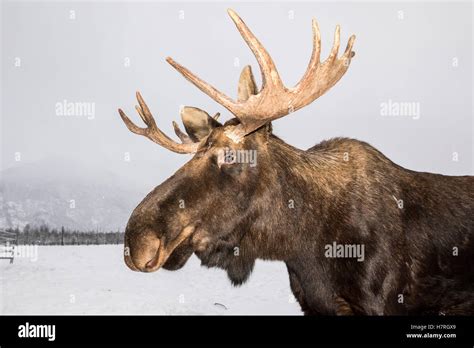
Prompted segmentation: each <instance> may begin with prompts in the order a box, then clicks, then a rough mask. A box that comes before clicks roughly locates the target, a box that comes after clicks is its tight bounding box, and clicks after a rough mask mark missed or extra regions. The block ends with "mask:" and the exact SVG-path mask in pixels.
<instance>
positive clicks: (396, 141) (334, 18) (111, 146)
mask: <svg viewBox="0 0 474 348" xmlns="http://www.w3.org/2000/svg"><path fill="white" fill-rule="evenodd" d="M228 7H232V8H234V9H235V10H236V11H237V12H238V13H239V14H240V16H241V17H242V18H243V19H244V21H245V22H246V23H247V25H248V26H249V27H250V28H251V29H252V31H253V32H254V33H255V34H256V35H257V36H258V37H259V39H260V40H261V41H262V43H263V44H264V45H265V46H266V48H267V49H268V51H269V52H270V54H271V55H272V56H273V58H274V60H275V62H276V64H277V67H278V68H279V71H280V74H281V76H282V78H283V79H284V81H285V83H286V84H287V86H292V85H294V84H295V83H296V82H297V81H298V80H299V79H300V78H301V76H302V75H303V73H304V71H305V69H306V65H307V63H308V60H309V57H310V54H311V49H312V47H311V18H312V17H316V18H317V20H318V22H319V27H320V29H321V34H322V57H326V55H327V53H328V51H329V49H330V47H331V45H332V38H333V33H334V28H335V26H336V24H340V25H341V29H342V30H341V51H342V50H343V49H344V48H345V44H346V42H347V39H348V37H349V36H350V35H351V34H356V36H357V39H356V42H355V45H354V51H355V52H356V56H355V58H354V59H353V61H352V64H351V67H350V69H349V71H348V72H347V73H346V75H345V76H344V77H343V78H342V79H341V80H340V81H339V83H338V84H337V85H336V86H335V87H334V88H333V89H331V91H330V92H328V93H327V94H325V95H324V96H322V97H321V98H320V99H318V100H317V101H315V102H314V103H313V104H311V105H310V106H308V107H306V108H304V109H302V110H300V111H298V112H296V113H294V114H292V115H291V116H289V117H286V118H285V119H282V120H278V121H276V122H274V130H275V133H276V134H278V135H279V136H281V137H282V138H283V139H285V140H286V141H287V142H289V143H291V144H292V145H295V146H297V147H300V148H308V147H310V146H312V145H314V144H316V143H318V142H320V141H322V140H324V139H327V138H331V137H335V136H347V137H352V138H357V139H360V140H364V141H367V142H368V143H370V144H372V145H374V146H375V147H377V148H378V149H379V150H380V151H382V152H383V153H384V154H385V155H386V156H388V157H389V158H390V159H392V160H393V161H394V162H396V163H398V164H400V165H402V166H405V167H408V168H410V169H414V170H420V171H432V172H438V173H443V174H451V175H456V174H458V175H460V174H471V175H472V174H473V131H474V130H473V120H472V119H473V111H472V95H473V93H472V92H473V91H472V64H473V63H472V62H473V57H472V54H473V53H472V52H473V51H472V47H473V42H472V4H471V3H469V2H463V3H453V2H451V1H449V2H437V3H431V4H430V3H415V4H412V3H406V2H402V3H385V4H378V3H373V2H350V3H345V2H336V3H324V2H302V3H294V2H277V3H251V2H245V3H244V2H232V3H230V4H229V3H218V2H207V3H179V2H178V3H176V2H172V3H171V2H170V3H167V2H145V3H132V2H130V3H128V2H119V3H115V2H105V3H103V2H84V3H67V2H54V3H47V2H35V3H30V2H4V3H3V10H2V54H1V58H2V72H3V74H2V79H1V82H2V101H3V103H2V129H1V131H2V140H1V146H2V152H1V154H2V161H1V168H2V169H5V168H7V167H11V166H15V165H19V164H21V163H23V162H31V161H37V160H41V159H44V158H50V157H59V158H69V159H71V160H73V161H80V162H81V163H82V162H84V163H89V164H92V165H97V166H104V167H106V168H109V169H110V168H112V169H113V170H114V171H117V173H121V174H123V175H124V176H127V177H128V178H130V179H132V180H136V181H141V182H146V183H156V184H158V183H159V182H161V181H162V180H163V179H165V178H166V177H168V176H169V175H171V174H172V173H173V172H174V171H175V170H176V169H177V168H178V167H179V166H180V165H181V164H182V163H184V162H185V161H187V160H188V159H189V158H190V157H189V156H188V155H178V154H174V153H171V152H169V151H168V150H165V149H163V148H160V147H159V146H158V145H156V144H154V143H152V142H151V141H149V140H148V139H145V138H143V137H140V136H137V135H134V134H132V133H130V132H129V131H128V130H127V129H126V127H125V126H124V124H123V123H122V121H121V120H120V118H119V116H118V114H117V108H118V107H121V108H123V109H124V110H125V111H126V112H127V113H128V115H129V116H130V117H132V118H133V119H134V120H135V121H136V123H137V124H140V119H139V117H138V115H137V114H136V113H135V111H134V105H135V104H136V101H135V91H136V90H140V91H141V92H142V94H143V96H144V98H145V100H146V101H147V102H148V105H149V106H150V108H151V110H152V112H153V114H154V116H155V118H156V120H157V123H158V125H159V126H160V127H161V128H162V129H163V130H164V131H166V132H167V133H169V134H170V135H171V134H172V135H173V136H174V134H173V133H172V126H171V121H172V120H176V121H178V120H179V113H178V112H179V106H180V105H191V106H197V107H200V108H203V109H205V110H207V111H208V112H209V113H215V112H218V111H219V112H221V114H222V116H221V117H223V118H224V119H228V118H230V115H229V112H228V111H227V110H225V109H224V108H223V107H221V106H220V105H218V104H217V103H215V102H214V101H212V100H211V99H210V98H209V97H207V96H206V95H205V94H203V93H201V92H200V91H199V90H198V89H196V88H195V87H194V86H192V85H191V84H190V83H188V82H187V81H186V80H185V79H184V78H183V77H182V76H181V75H179V74H178V73H177V72H176V71H175V70H174V69H173V68H171V67H170V66H169V65H168V64H167V63H166V62H165V57H166V56H172V57H173V58H174V59H175V60H177V61H178V62H180V63H181V64H183V65H185V66H186V67H188V68H190V69H191V70H192V71H193V72H195V73H196V74H197V75H199V76H200V77H201V78H203V79H204V80H206V81H208V82H210V83H212V84H213V85H214V86H215V87H217V88H218V89H221V90H222V91H224V92H226V93H227V94H228V95H230V96H232V97H235V94H236V87H237V80H238V76H239V74H240V70H241V69H242V67H243V66H244V65H246V64H252V66H253V68H254V72H255V73H256V75H259V73H258V66H257V64H256V61H255V59H254V58H253V56H252V54H251V52H250V50H249V49H248V47H247V46H246V45H245V43H244V41H243V40H242V39H241V37H240V35H239V34H238V32H237V30H236V29H235V27H234V25H233V23H232V21H231V20H230V19H229V17H228V15H227V13H226V8H228ZM64 101H67V102H72V103H81V102H86V103H89V104H87V105H89V106H90V107H93V109H92V110H93V112H92V113H91V114H89V115H82V116H81V115H68V114H67V112H61V103H64ZM58 103H59V106H58ZM400 103H412V104H409V105H412V106H413V109H410V110H409V114H408V115H398V116H397V115H396V112H395V111H394V110H395V109H394V107H395V108H396V107H397V105H398V106H400V105H402V104H400ZM404 105H408V104H404ZM58 107H59V109H58ZM387 107H388V108H389V109H390V110H391V112H389V114H388V115H387V114H386V113H384V112H383V111H382V109H383V108H387ZM61 113H62V114H61ZM127 152H128V153H130V158H131V161H130V162H127V161H124V156H125V153H127ZM453 152H456V153H457V154H458V161H453ZM18 153H19V154H20V155H21V161H20V162H18V161H15V156H17V159H18ZM53 169H54V168H52V170H53Z"/></svg>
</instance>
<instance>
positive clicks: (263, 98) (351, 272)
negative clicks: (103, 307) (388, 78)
mask: <svg viewBox="0 0 474 348" xmlns="http://www.w3.org/2000/svg"><path fill="white" fill-rule="evenodd" d="M229 14H230V16H231V18H232V20H233V21H234V23H235V24H236V26H237V28H238V29H239V32H240V33H241V34H242V37H243V38H244V40H245V41H246V42H247V44H248V45H249V47H250V48H251V50H252V51H253V52H254V54H255V57H256V58H257V61H258V63H259V65H260V69H261V72H262V88H261V89H260V90H258V88H257V86H256V85H255V82H254V78H253V75H252V71H251V69H250V67H245V68H244V70H243V71H242V74H241V77H240V81H239V86H238V99H237V101H234V100H233V99H231V98H229V97H228V96H226V95H224V94H223V93H221V92H219V91H218V90H217V89H215V88H214V87H212V86H210V85H208V84H207V83H206V82H204V81H203V80H201V79H200V78H198V77H197V76H195V75H194V74H193V73H191V72H190V71H189V70H187V69H186V68H184V67H183V66H181V65H179V64H178V63H176V62H175V61H174V60H172V59H171V58H168V62H169V63H170V64H172V65H173V67H175V68H176V69H177V70H178V71H179V72H180V73H181V74H183V75H184V77H186V79H188V80H189V81H190V82H192V83H193V84H195V85H196V86H197V87H198V88H199V89H201V90H202V91H203V92H204V93H206V94H208V95H209V96H210V97H211V98H213V99H214V100H216V101H217V102H218V103H220V104H221V105H223V106H224V107H225V108H226V109H228V110H229V111H230V112H231V113H232V114H233V116H235V117H234V118H232V119H230V120H229V121H227V122H226V123H224V124H221V123H220V122H219V121H217V116H218V115H216V116H214V117H211V116H209V115H208V114H207V113H206V112H205V111H203V110H200V109H197V108H193V107H185V108H183V109H182V110H181V117H182V121H183V124H184V126H185V130H186V133H185V132H183V131H181V130H180V129H179V127H178V126H177V125H176V124H175V123H174V128H175V132H176V135H177V136H178V137H179V139H180V140H181V143H177V142H175V141H173V140H172V139H171V138H169V137H168V136H166V135H165V134H164V133H163V132H162V131H161V130H160V129H159V128H158V127H157V125H156V122H155V120H154V118H153V116H152V114H151V112H150V110H149V109H148V107H147V105H146V104H145V102H144V100H143V98H142V97H141V95H140V94H139V93H137V99H138V102H139V106H137V108H136V109H137V111H138V113H139V115H140V116H141V118H142V120H143V121H144V123H145V124H146V125H147V127H146V128H139V127H137V126H136V125H135V124H134V123H132V121H130V119H129V118H128V117H127V116H126V115H125V113H124V112H123V111H122V110H119V112H120V115H121V117H122V119H123V121H124V122H125V124H126V125H127V127H128V128H129V129H130V131H132V132H134V133H136V134H140V135H143V136H146V137H148V138H149V139H151V140H152V141H154V142H156V143H158V144H160V145H161V146H163V147H165V148H167V149H169V150H171V151H174V152H177V153H193V154H194V156H193V158H192V159H191V160H190V161H189V162H187V163H186V164H185V165H184V166H183V167H181V168H180V169H179V170H178V171H177V172H176V173H175V174H174V175H173V176H171V177H170V178H169V179H167V180H166V181H165V182H163V183H162V184H161V185H159V186H158V187H156V188H155V189H154V190H153V191H152V192H151V193H150V194H148V196H147V197H145V199H144V200H143V201H142V202H141V203H140V204H139V205H138V206H137V208H136V209H135V210H134V211H133V213H132V215H131V217H130V219H129V222H128V224H127V228H126V234H125V249H126V252H125V262H126V264H127V265H128V267H129V268H131V269H132V270H135V271H142V272H152V271H156V270H158V269H159V268H161V267H163V268H165V269H168V270H176V269H179V268H181V267H182V266H183V265H184V264H185V263H186V261H187V260H188V258H189V257H190V256H191V255H192V254H193V253H195V254H196V255H197V256H198V257H199V258H200V259H201V261H202V264H203V265H205V266H207V267H220V268H223V269H225V270H226V271H227V274H228V276H229V279H230V280H231V282H232V283H233V284H234V285H240V284H242V283H243V282H245V281H246V280H247V279H248V277H249V275H250V274H251V272H252V269H253V266H254V263H255V260H256V259H264V260H279V261H283V262H285V263H286V266H287V269H288V273H289V277H290V285H291V289H292V291H293V293H294V295H295V297H296V298H297V300H298V302H299V304H300V305H301V308H302V310H303V312H304V313H305V314H324V315H336V314H342V315H344V314H346V315H348V314H365V315H399V314H474V273H473V272H472V269H474V241H473V238H474V177H472V176H463V177H449V176H443V175H438V174H430V173H419V172H414V171H410V170H407V169H405V168H402V167H400V166H398V165H396V164H394V163H393V162H391V161H390V160H389V159H387V158H386V157H385V156H384V155H383V154H382V153H380V152H379V151H377V150H376V149H374V148H373V147H371V146H370V145H368V144H367V143H364V142H361V141H357V140H352V139H346V138H336V139H332V140H328V141H323V142H322V143H320V144H318V145H316V146H314V147H312V148H310V149H308V150H306V151H303V150H299V149H297V148H294V147H292V146H291V145H289V144H287V143H285V142H284V141H282V140H281V139H279V138H278V137H277V136H275V135H274V134H273V133H272V127H271V121H274V120H276V119H278V118H281V117H283V116H286V115H288V114H289V113H290V112H291V111H294V110H298V109H300V108H302V107H304V106H306V105H308V104H310V103H311V102H312V101H314V100H315V99H317V98H318V97H319V96H321V95H322V94H324V93H325V92H326V91H327V90H328V89H330V88H331V87H332V86H333V85H334V84H335V83H336V82H337V81H338V80H339V79H340V78H341V77H342V76H343V75H344V73H345V72H346V71H347V69H348V67H349V63H350V61H351V58H352V57H353V56H354V53H353V52H352V46H353V42H354V37H353V36H352V37H351V38H350V39H349V43H348V45H347V48H346V50H345V52H344V54H343V55H342V56H341V57H340V58H338V49H339V27H337V28H336V33H335V40H334V45H333V48H332V50H331V53H330V55H329V57H328V58H327V60H326V61H324V62H323V63H320V57H319V55H320V35H319V29H318V26H317V23H316V21H313V54H312V57H311V59H310V63H309V65H308V69H307V71H306V73H305V74H304V76H303V78H302V80H301V81H300V82H299V83H298V84H297V85H296V86H295V87H294V88H286V87H285V86H284V85H283V82H282V81H281V79H280V77H279V75H278V72H277V70H276V67H275V64H274V63H273V61H272V59H271V57H270V56H269V54H268V52H267V51H266V50H265V48H264V47H263V46H262V45H261V44H260V42H259V41H258V39H257V38H256V37H255V36H254V35H253V34H252V33H251V32H250V30H249V29H248V27H247V26H246V25H245V23H244V22H243V21H242V20H241V19H240V17H239V16H238V15H237V14H236V13H235V12H233V11H232V10H229Z"/></svg>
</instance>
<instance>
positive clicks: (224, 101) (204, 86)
mask: <svg viewBox="0 0 474 348" xmlns="http://www.w3.org/2000/svg"><path fill="white" fill-rule="evenodd" d="M166 61H167V62H168V63H169V64H170V65H171V66H172V67H173V68H175V69H176V70H177V71H178V72H179V73H180V74H181V75H183V76H184V78H185V79H186V80H188V81H189V82H191V83H192V84H193V85H195V86H196V87H197V88H199V89H200V90H201V91H203V92H204V93H205V94H207V95H208V96H209V97H211V98H212V99H214V100H215V101H216V102H218V103H219V104H221V105H222V106H224V107H225V108H226V109H227V110H229V111H230V112H232V113H235V112H237V111H236V110H237V108H236V103H235V102H234V101H233V100H232V99H231V98H229V97H228V96H227V95H225V94H224V93H222V92H221V91H219V90H217V89H216V88H214V87H213V86H211V85H210V84H208V83H207V82H205V81H203V80H201V79H200V78H199V77H197V76H196V75H194V74H193V73H192V72H191V71H189V70H188V69H187V68H185V67H184V66H182V65H181V64H179V63H178V62H176V61H175V60H174V59H173V58H171V57H167V58H166Z"/></svg>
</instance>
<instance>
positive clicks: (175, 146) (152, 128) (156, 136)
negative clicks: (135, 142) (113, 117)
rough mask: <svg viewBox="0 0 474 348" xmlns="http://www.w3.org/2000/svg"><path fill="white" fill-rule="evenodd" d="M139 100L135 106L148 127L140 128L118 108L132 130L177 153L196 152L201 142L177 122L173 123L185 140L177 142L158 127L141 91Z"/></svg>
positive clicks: (181, 137)
mask: <svg viewBox="0 0 474 348" xmlns="http://www.w3.org/2000/svg"><path fill="white" fill-rule="evenodd" d="M137 100H138V104H139V106H138V105H137V106H135V109H136V110H137V111H138V114H139V115H140V117H141V118H142V120H143V122H145V124H146V125H147V127H146V128H140V127H138V126H136V125H135V124H134V123H133V122H132V121H130V119H129V118H128V116H127V115H126V114H125V113H124V112H123V111H122V109H119V110H118V111H119V114H120V117H121V118H122V120H123V122H124V123H125V125H126V126H127V128H128V129H129V130H130V131H131V132H133V133H135V134H139V135H143V136H145V137H147V138H148V139H150V140H152V141H154V142H155V143H157V144H159V145H161V146H163V147H165V148H167V149H168V150H171V151H174V152H177V153H194V152H196V151H197V149H198V147H199V144H200V143H199V142H192V141H191V139H189V137H187V136H186V135H185V134H184V133H183V132H181V130H180V129H179V127H178V125H177V124H175V123H173V126H174V127H175V131H176V134H177V135H178V137H179V138H180V139H181V141H183V144H180V143H177V142H175V141H174V140H173V139H171V138H169V137H168V136H167V135H166V134H165V133H163V132H162V131H161V130H160V129H159V128H158V127H157V125H156V122H155V119H154V118H153V115H152V114H151V112H150V109H148V106H147V105H146V103H145V101H144V100H143V98H142V96H141V94H140V92H137Z"/></svg>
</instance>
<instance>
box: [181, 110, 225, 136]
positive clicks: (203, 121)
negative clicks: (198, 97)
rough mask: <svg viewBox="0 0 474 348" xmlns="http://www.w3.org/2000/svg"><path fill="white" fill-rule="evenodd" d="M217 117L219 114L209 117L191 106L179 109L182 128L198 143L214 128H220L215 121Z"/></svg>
mask: <svg viewBox="0 0 474 348" xmlns="http://www.w3.org/2000/svg"><path fill="white" fill-rule="evenodd" d="M217 117H219V114H216V116H214V117H211V116H209V114H208V113H207V112H205V111H204V110H201V109H198V108H195V107H192V106H185V107H183V108H182V109H181V119H182V120H183V124H184V128H185V129H186V132H187V133H188V135H189V137H190V138H191V139H192V140H193V141H200V140H201V139H202V138H204V137H206V136H208V135H209V133H210V132H211V131H212V130H213V129H214V128H216V127H220V126H222V125H221V124H220V123H219V122H218V121H217V120H216V119H217Z"/></svg>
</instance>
